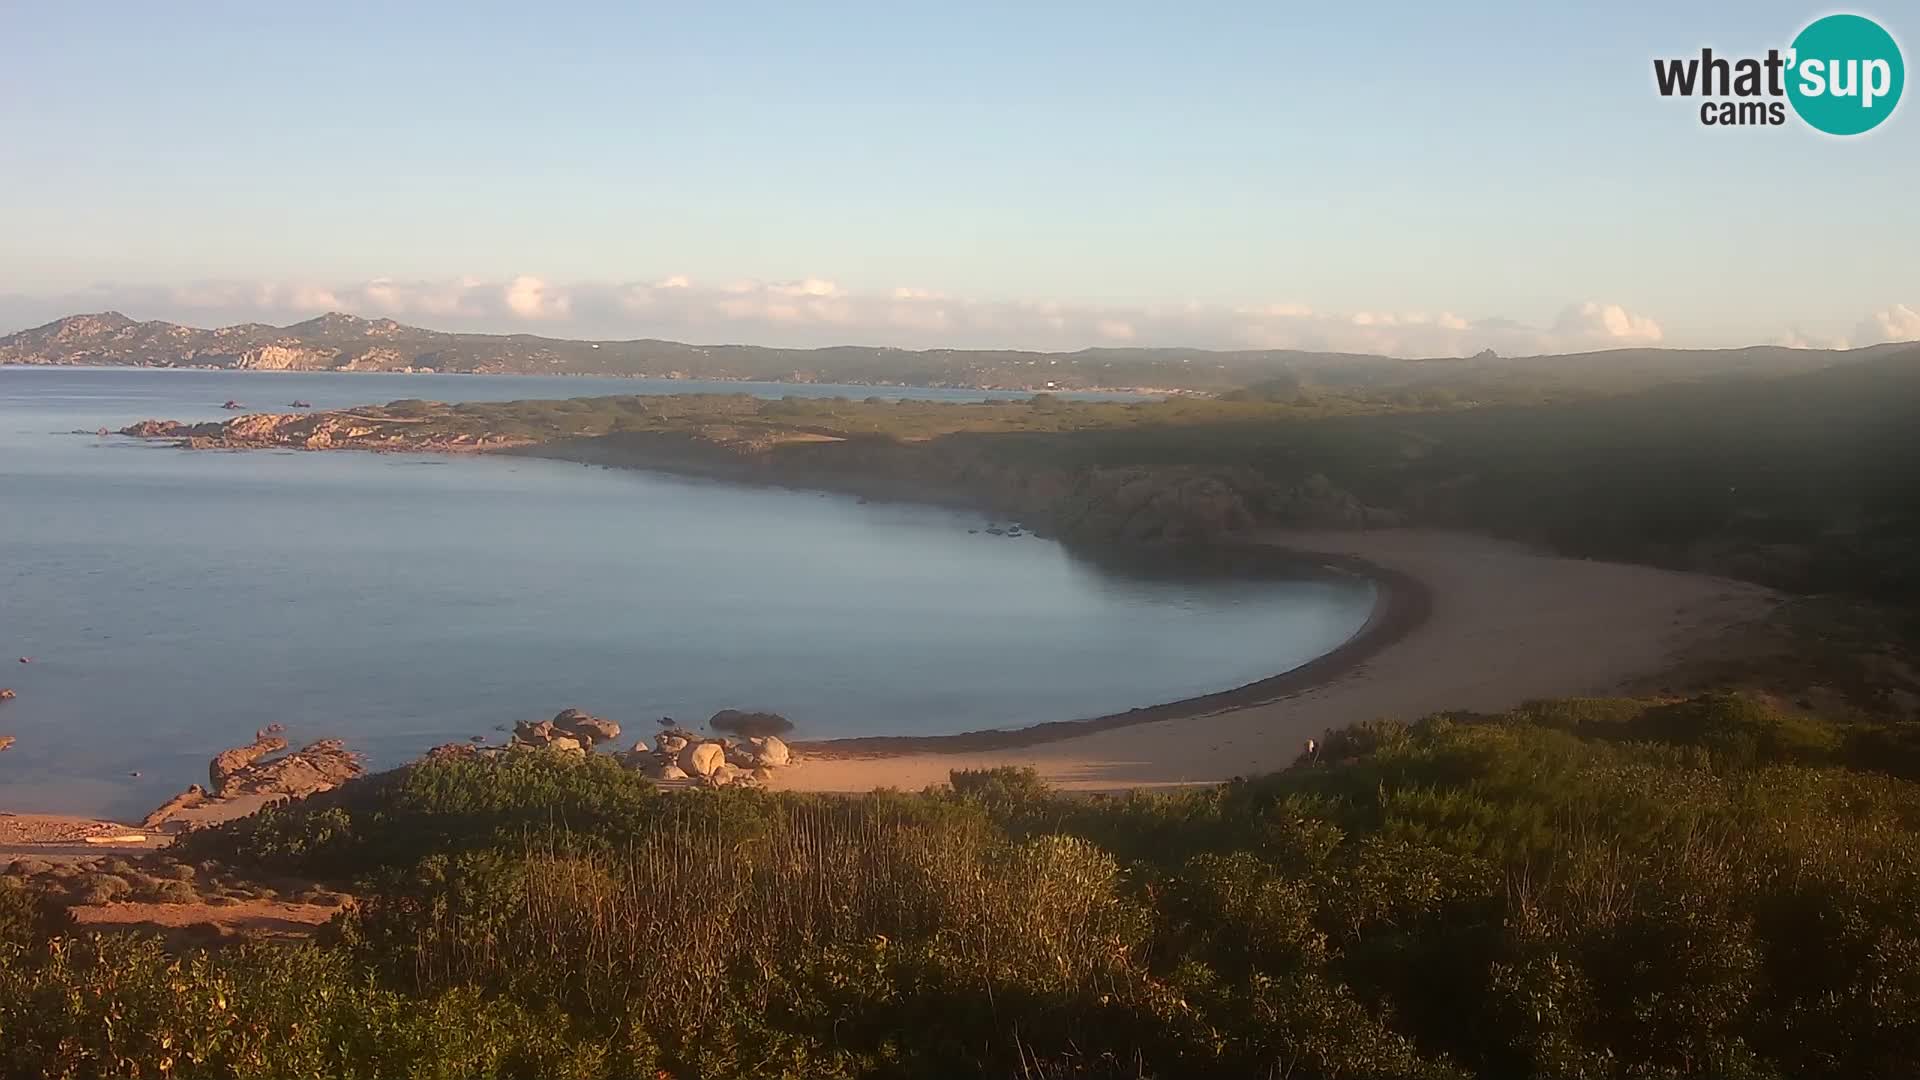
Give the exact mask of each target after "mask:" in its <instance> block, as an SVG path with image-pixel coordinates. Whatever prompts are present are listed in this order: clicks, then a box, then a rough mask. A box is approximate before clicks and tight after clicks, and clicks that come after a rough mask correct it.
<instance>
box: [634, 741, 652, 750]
mask: <svg viewBox="0 0 1920 1080" xmlns="http://www.w3.org/2000/svg"><path fill="white" fill-rule="evenodd" d="M649 749H650V748H649V747H648V746H647V740H645V739H635V740H633V752H634V753H636V754H644V753H647V752H648V750H649Z"/></svg>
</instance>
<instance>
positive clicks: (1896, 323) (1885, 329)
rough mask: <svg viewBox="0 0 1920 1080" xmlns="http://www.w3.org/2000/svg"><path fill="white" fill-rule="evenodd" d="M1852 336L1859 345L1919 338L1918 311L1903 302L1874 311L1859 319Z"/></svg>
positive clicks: (1919, 314) (1919, 320) (1919, 313)
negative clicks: (1856, 328) (1859, 321)
mask: <svg viewBox="0 0 1920 1080" xmlns="http://www.w3.org/2000/svg"><path fill="white" fill-rule="evenodd" d="M1853 336H1854V338H1855V340H1856V341H1858V342H1859V344H1861V345H1879V344H1881V343H1883V342H1888V341H1916V340H1920V311H1915V310H1914V309H1913V308H1910V307H1908V306H1907V305H1905V304H1895V305H1893V306H1892V307H1890V308H1887V309H1886V310H1884V311H1876V312H1874V313H1873V314H1871V315H1869V316H1867V317H1866V318H1865V319H1864V320H1862V321H1861V323H1860V329H1858V330H1856V331H1854V335H1853Z"/></svg>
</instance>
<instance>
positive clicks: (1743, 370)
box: [0, 311, 1888, 392]
mask: <svg viewBox="0 0 1920 1080" xmlns="http://www.w3.org/2000/svg"><path fill="white" fill-rule="evenodd" d="M1879 348H1880V349H1882V350H1883V349H1885V348H1888V347H1879ZM1876 351H1877V350H1855V351H1853V352H1850V353H1842V352H1831V351H1823V350H1812V349H1788V348H1779V347H1773V346H1758V347H1754V348H1748V349H1722V350H1678V349H1620V350H1611V351H1607V352H1598V353H1581V354H1571V355H1565V356H1534V357H1500V356H1494V355H1492V354H1491V353H1482V354H1480V355H1479V356H1475V357H1471V358H1461V359H1435V360H1402V359H1395V358H1392V357H1385V356H1363V355H1352V354H1342V353H1316V352H1300V351H1294V350H1254V351H1240V352H1209V351H1206V350H1201V349H1178V348H1170V349H1083V350H1081V351H1078V352H1069V353H1039V352H1022V351H1018V350H961V349H928V350H924V351H912V350H907V349H893V348H874V347H863V346H852V345H846V346H834V347H830V348H821V349H780V348H764V347H760V346H751V345H687V344H683V343H681V342H677V341H658V340H651V339H639V340H633V341H569V340H564V339H559V338H546V337H538V336H535V335H532V334H455V333H446V332H442V331H438V330H423V329H421V328H419V327H415V326H406V325H404V324H401V323H397V322H394V321H393V320H392V319H362V318H357V317H355V316H352V315H344V314H341V313H339V312H330V313H328V314H326V315H322V316H320V317H319V318H316V319H308V320H307V321H305V322H300V323H294V324H293V325H291V326H268V325H265V324H263V323H242V324H240V325H237V326H223V327H220V328H218V329H213V330H202V329H198V328H195V327H189V326H180V325H177V324H175V323H169V322H159V321H150V322H136V321H135V320H133V319H130V318H128V317H127V316H125V315H122V314H120V313H119V312H117V311H108V312H102V313H100V314H94V315H70V316H68V317H66V318H64V319H59V320H56V321H54V322H50V323H48V324H46V325H45V326H39V327H35V328H33V329H31V330H22V331H20V332H19V333H16V334H10V335H8V336H6V337H0V364H55V365H125V366H140V367H213V368H228V369H262V370H301V371H446V372H476V373H487V374H523V375H634V376H653V377H656V378H687V379H756V380H768V381H776V382H801V383H810V382H819V383H851V384H856V385H887V384H897V385H909V386H958V387H983V388H1011V389H1023V390H1048V389H1057V390H1081V389H1092V388H1126V387H1134V388H1152V389H1165V390H1191V391H1201V392H1218V391H1224V390H1231V389H1237V388H1244V387H1248V386H1253V385H1258V384H1264V383H1268V382H1270V381H1275V382H1276V385H1277V386H1278V387H1279V388H1280V389H1282V390H1286V391H1299V390H1302V389H1305V388H1311V387H1313V386H1324V387H1329V388H1344V387H1354V386H1369V387H1389V388H1392V387H1414V388H1417V387H1423V386H1440V385H1446V386H1449V387H1458V386H1461V385H1466V386H1469V387H1471V386H1476V385H1480V386H1498V387H1501V388H1509V387H1510V386H1511V385H1512V384H1513V383H1515V382H1516V381H1518V382H1523V383H1526V384H1529V385H1533V386H1537V387H1543V388H1546V389H1548V390H1554V389H1582V390H1599V391H1617V390H1623V389H1630V388H1633V387H1635V386H1643V385H1647V384H1649V383H1653V382H1663V381H1668V380H1673V379H1696V378H1706V377H1714V376H1723V375H1741V374H1750V375H1781V374H1790V373H1793V372H1801V371H1811V370H1817V369H1819V368H1823V367H1827V366H1830V365H1832V364H1834V363H1836V362H1839V361H1842V360H1846V359H1860V358H1864V357H1866V356H1869V355H1873V354H1874V353H1875V352H1876Z"/></svg>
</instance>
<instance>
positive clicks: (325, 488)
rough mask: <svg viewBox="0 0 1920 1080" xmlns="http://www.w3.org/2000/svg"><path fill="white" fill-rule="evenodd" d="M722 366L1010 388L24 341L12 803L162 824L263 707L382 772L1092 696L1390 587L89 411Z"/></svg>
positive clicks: (1361, 614) (896, 514)
mask: <svg viewBox="0 0 1920 1080" xmlns="http://www.w3.org/2000/svg"><path fill="white" fill-rule="evenodd" d="M699 390H716V391H723V392H741V391H745V392H748V393H754V394H759V395H763V396H768V397H779V396H782V395H785V394H809V395H812V394H819V395H833V394H847V395H850V396H854V397H866V396H869V395H871V394H876V393H877V394H881V395H883V396H913V397H928V398H939V399H952V400H968V399H978V398H980V397H983V396H986V395H982V394H979V393H974V392H960V391H926V390H919V391H912V390H904V389H893V390H887V389H879V390H876V389H872V388H867V387H828V386H787V385H767V384H742V383H726V384H701V383H692V382H654V381H640V380H623V379H588V378H519V377H505V376H427V375H411V376H409V375H337V374H306V373H230V372H202V371H146V370H85V369H48V368H0V686H11V687H13V688H14V689H16V690H17V691H18V692H19V697H18V699H17V700H15V701H11V702H5V703H0V734H11V735H14V736H16V737H17V739H18V742H17V743H16V745H15V746H14V748H13V749H12V750H10V751H7V752H6V753H4V754H0V809H6V810H13V811H45V812H64V813H102V814H119V815H128V814H135V815H137V814H138V813H141V812H143V811H145V810H146V809H149V808H150V807H151V806H152V805H153V804H155V803H157V802H159V801H160V800H161V799H162V798H164V797H165V796H167V795H169V794H171V793H173V792H174V791H177V790H179V789H180V788H181V787H183V786H185V785H186V784H188V783H190V782H194V781H202V782H204V779H205V767H206V760H207V758H208V757H209V756H211V755H212V754H213V753H215V752H216V751H218V750H219V749H221V748H222V747H225V746H227V745H231V744H232V743H234V742H237V741H244V740H245V739H247V738H248V737H249V736H251V735H252V733H253V731H254V729H256V728H259V727H262V726H264V725H266V724H269V723H281V724H284V725H286V727H287V728H288V729H289V735H290V738H293V739H295V740H302V739H310V738H318V737H323V736H339V737H342V738H344V739H346V740H347V741H348V743H349V744H350V745H352V746H353V747H355V748H357V749H360V750H362V751H364V752H365V753H367V754H368V756H369V757H370V759H371V760H372V761H373V762H374V763H375V764H376V765H385V764H393V763H397V762H399V761H402V760H404V759H406V758H408V757H410V756H412V755H414V754H417V753H419V752H420V751H422V750H424V749H426V748H427V747H430V746H432V745H435V744H437V743H441V742H446V741H449V740H456V739H465V738H466V737H468V736H470V735H485V736H491V737H497V732H498V729H499V728H500V727H501V726H503V725H509V724H511V723H512V722H513V721H515V720H520V719H528V718H538V717H542V716H547V715H551V714H552V713H553V712H555V711H557V710H558V709H560V708H562V707H565V706H579V707H581V708H585V709H588V710H591V711H593V712H596V713H599V714H601V715H604V716H608V717H611V718H613V719H616V720H618V721H620V722H621V723H623V724H625V725H626V726H627V728H628V730H629V733H630V734H638V735H649V734H650V733H651V732H652V731H653V730H655V724H654V720H655V719H656V718H658V717H660V716H673V717H676V718H678V719H680V720H683V721H687V722H697V721H700V720H703V719H705V718H706V717H707V716H709V715H711V714H712V713H713V712H714V711H715V710H717V709H722V708H765V709H772V710H775V711H778V712H781V713H784V714H786V715H787V716H788V717H790V718H791V719H793V720H794V722H795V723H796V724H798V725H799V731H798V734H799V735H800V736H802V737H809V738H813V737H830V736H845V735H866V734H915V733H945V732H956V731H965V730H973V729H979V728H992V727H1010V726H1020V725H1025V724H1031V723H1037V722H1041V721H1046V720H1060V719H1067V718H1073V717H1083V716H1093V715H1099V714H1102V713H1107V712H1114V711H1118V710H1122V709H1126V708H1130V707H1133V706H1140V705H1150V704H1155V703H1159V702H1163V701H1169V700H1173V699H1177V698H1182V697H1187V696H1191V695H1194V694H1198V693H1203V692H1206V691H1211V690H1219V689H1224V688H1227V687H1230V686H1236V685H1240V684H1242V683H1246V682H1249V681H1252V680H1254V679H1257V678H1261V677H1263V676H1267V675H1271V674H1274V673H1276V672H1279V671H1283V670H1286V669H1288V668H1291V667H1294V666H1296V665H1298V664H1301V663H1303V662H1305V661H1307V660H1309V659H1311V658H1313V657H1314V656H1317V655H1319V654H1321V653H1323V652H1325V651H1327V650H1329V649H1331V648H1332V647H1333V646H1335V645H1337V644H1339V643H1340V642H1341V641H1343V640H1345V639H1346V638H1347V637H1348V636H1350V635H1351V634H1352V633H1353V632H1354V631H1356V630H1357V629H1358V628H1359V627H1360V625H1361V624H1362V623H1363V622H1364V621H1365V619H1366V615H1367V611H1368V609H1369V607H1370V605H1371V601H1372V596H1371V591H1370V589H1368V588H1367V587H1366V586H1364V585H1349V584H1338V583H1330V582H1320V581H1314V582H1260V583H1242V582H1230V581H1225V580H1220V579H1217V578H1216V579H1196V580H1162V579H1155V580H1144V579H1137V578H1131V577H1127V576H1123V575H1117V574H1114V573H1111V572H1108V571H1105V570H1102V569H1100V568H1096V567H1094V566H1092V565H1089V564H1087V563H1085V562H1082V561H1080V560H1079V559H1076V558H1075V557H1073V556H1071V555H1069V554H1068V553H1067V552H1066V551H1065V550H1063V549H1062V548H1061V547H1060V546H1058V545H1057V544H1055V543H1053V542H1051V541H1047V540H1040V539H1035V538H1032V537H1022V538H1018V539H1012V538H1002V537H993V536H989V535H987V534H986V533H984V532H979V533H974V532H971V531H970V530H975V529H980V528H982V527H983V526H984V525H985V524H986V523H985V522H984V521H983V520H982V519H981V518H980V517H979V516H978V515H974V514H966V513H957V512H952V511H947V510H940V509H931V508H926V507H918V506H904V505H882V504H878V503H874V504H861V503H860V502H858V501H857V500H854V499H851V498H846V497H840V496H828V495H820V494H814V493H806V492H793V491H783V490H770V489H762V488H746V487H734V486H730V485H725V484H717V483H707V482H698V481H689V480H683V479H677V478H673V477H669V476H663V475H655V474H651V473H645V472H635V471H622V470H606V469H599V468H586V467H582V466H579V465H571V464H565V463H559V462H546V461H535V460H529V459H521V458H437V457H428V456H400V455H375V454H356V453H331V454H310V453H293V452H286V453H275V452H251V453H221V452H191V451H184V450H177V449H173V448H171V447H166V446H158V445H148V444H142V443H139V442H136V441H134V440H129V439H123V438H120V437H118V436H109V437H104V438H103V437H99V436H96V435H92V434H73V432H74V431H76V430H79V431H86V432H91V431H93V430H94V429H97V428H100V427H107V428H118V427H120V426H122V425H125V424H127V423H130V422H132V421H134V420H139V419H144V418H147V417H164V418H171V419H183V420H200V419H215V418H221V417H224V416H227V415H230V414H227V413H223V412H222V411H221V410H220V409H219V405H220V403H221V402H223V401H225V400H227V399H229V398H231V399H235V400H238V401H242V402H245V403H247V404H248V405H250V406H251V407H252V408H254V409H256V410H269V409H279V408H282V407H284V406H285V405H286V404H287V403H288V402H291V401H293V400H295V399H302V400H306V401H311V402H313V403H314V405H316V406H318V407H320V408H329V407H340V406H346V405H353V404H362V403H366V402H383V401H387V400H390V399H394V398H402V397H409V398H431V399H438V400H446V401H469V400H482V399H486V400H509V399H514V398H538V397H572V396H581V395H587V394H596V393H609V394H611V393H652V392H661V393H686V392H694V391H699ZM1009 396H1021V395H1009ZM18 656H27V657H31V658H32V661H33V662H32V663H31V664H25V665H22V664H19V663H17V662H16V661H15V658H16V657H18ZM133 772H138V773H139V774H140V775H139V777H137V778H136V777H134V776H131V775H129V774H130V773H133Z"/></svg>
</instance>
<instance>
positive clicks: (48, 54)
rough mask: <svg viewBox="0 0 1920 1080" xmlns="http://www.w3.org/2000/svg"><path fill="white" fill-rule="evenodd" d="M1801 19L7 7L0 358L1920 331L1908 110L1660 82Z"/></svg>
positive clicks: (1487, 10) (1911, 45)
mask: <svg viewBox="0 0 1920 1080" xmlns="http://www.w3.org/2000/svg"><path fill="white" fill-rule="evenodd" d="M1882 3H1883V7H1882V8H1879V9H1876V8H1848V9H1845V10H1850V11H1856V12H1858V13H1861V14H1865V15H1869V16H1871V17H1874V18H1876V19H1878V20H1879V21H1880V22H1881V24H1882V25H1883V26H1886V27H1887V28H1888V29H1889V30H1890V31H1891V32H1892V33H1893V34H1894V36H1895V37H1896V38H1897V39H1899V40H1900V41H1901V42H1902V44H1903V47H1904V48H1905V50H1906V53H1907V56H1908V59H1909V60H1911V59H1912V58H1913V56H1914V54H1915V50H1916V48H1917V47H1920V46H1916V45H1915V43H1920V8H1916V7H1914V6H1913V5H1912V4H1910V3H1898V4H1895V3H1889V2H1886V0H1882ZM1830 10H1833V9H1829V8H1822V7H1809V6H1807V5H1805V4H1796V3H1779V2H1775V0H1748V2H1741V3H1724V4H1689V3H1672V2H1667V3H1652V2H1639V0H1629V2H1616V3H1611V4H1606V5H1581V6H1578V7H1576V6H1572V5H1565V6H1561V5H1555V6H1552V7H1549V6H1547V5H1539V4H1533V3H1486V4H1448V5H1441V4H1433V3H1430V2H1428V0H1393V2H1388V3H1373V4H1368V3H1341V4H1325V5H1304V4H1294V3H1284V2H1277V0H1263V2H1249V3H1204V2H1199V3H1182V4H1167V3H1152V4H1134V3H1128V2H1124V0H1107V2H1104V3H1098V4H1079V3H1070V2H1067V0H1054V2H1049V3H1031V2H1029V3H1016V4H997V3H991V2H985V0H979V2H970V3H965V4H931V3H912V2H909V3H898V2H895V3H889V4H835V3H830V2H827V0H822V2H821V3H815V4H794V3H781V4H761V3H746V2H738V3H730V4H704V5H683V4H672V5H668V4H652V3H639V2H623V3H612V2H608V3H564V2H553V3H548V4H542V5H533V4H527V3H524V2H519V3H512V4H495V3H486V2H475V0H469V2H463V3H440V2H437V0H413V2H410V3H406V4H385V3H383V4H357V3H329V4H324V5H316V4H299V5H292V4H286V5H283V4H260V3H257V2H246V3H214V2H194V0H179V2H173V3H153V2H151V0H143V2H139V3H119V2H107V0H100V2H93V3H84V4H47V3H32V2H28V0H0V332H6V331H10V330H14V329H19V328H22V327H25V326H30V325H35V324H38V323H41V322H45V321H48V320H50V319H53V318H56V317H58V316H61V315H64V314H69V313H72V312H75V311H97V310H104V309H109V308H111V309H117V310H121V311H124V312H126V313H127V314H129V315H132V316H134V317H136V318H162V319H169V320H174V321H181V322H187V323H191V324H194V325H214V324H219V323H227V322H237V321H263V322H274V323H282V322H291V321H296V320H298V319H303V318H307V317H310V316H312V315H315V314H319V313H321V312H324V311H327V310H333V309H338V310H344V311H348V312H350V313H353V314H359V315H364V316H368V317H374V316H382V315H384V316H391V317H394V318H397V319H400V320H402V321H405V322H411V323H415V324H419V325H423V326H430V327H436V328H445V329H478V330H488V331H515V332H521V331H524V332H534V333H543V334H551V335H555V336H593V337H609V338H630V337H668V338H675V339H679V340H690V341H699V342H747V343H758V344H781V345H820V344H832V343H854V344H873V345H900V346H908V347H931V346H954V347H1020V348H1079V347H1086V346H1120V345H1141V346H1145V345H1189V346H1199V347H1205V348H1282V347H1294V348H1314V349H1335V350H1341V351H1355V352H1381V353H1390V354H1394V355H1414V356H1423V355H1455V354H1459V353H1464V352H1472V351H1477V350H1478V349H1480V348H1485V347H1493V348H1496V349H1498V350H1500V351H1502V352H1530V351H1572V350H1576V349H1588V348H1604V347H1610V346H1629V345H1647V344H1663V345H1671V346H1677V347H1720V346H1737V345H1748V344H1763V343H1788V344H1799V345H1809V346H1826V345H1837V344H1848V345H1865V344H1871V343H1875V342H1878V341H1885V340H1905V339H1908V338H1920V260H1917V259H1915V257H1914V252H1915V251H1916V250H1920V197H1916V195H1915V191H1916V190H1920V181H1917V178H1920V115H1917V114H1920V102H1905V103H1903V104H1902V105H1901V106H1900V107H1899V108H1898V109H1896V111H1895V113H1894V114H1893V116H1892V117H1891V118H1890V119H1889V120H1888V121H1887V122H1886V123H1885V124H1883V125H1881V127H1880V128H1878V129H1877V130H1875V131H1874V132H1872V133H1869V134H1867V135H1864V136H1859V137H1853V138H1844V139H1843V138H1834V137H1830V136H1824V135H1821V134H1819V133H1817V132H1814V131H1812V130H1810V129H1809V128H1807V127H1805V126H1803V125H1800V124H1798V123H1797V122H1792V121H1790V122H1789V124H1787V125H1786V126H1782V127H1746V128H1709V127H1703V126H1702V125H1701V123H1700V122H1699V118H1698V115H1697V113H1698V103H1697V102H1688V101H1683V100H1678V99H1662V98H1661V97H1660V96H1659V95H1658V93H1657V92H1656V91H1655V89H1654V84H1653V76H1652V60H1653V59H1654V58H1655V57H1683V56H1688V55H1698V52H1699V50H1700V48H1701V47H1702V46H1709V45H1710V46H1712V47H1713V48H1714V49H1715V51H1716V52H1717V53H1722V54H1731V55H1755V54H1764V52H1765V50H1766V49H1767V48H1769V47H1781V48H1784V47H1785V46H1786V45H1787V44H1788V43H1789V42H1790V41H1791V39H1792V37H1793V36H1794V34H1795V33H1796V32H1797V31H1798V30H1799V29H1800V28H1801V27H1802V26H1804V25H1805V24H1806V23H1808V22H1809V21H1811V20H1812V19H1814V18H1816V17H1818V16H1819V15H1822V14H1826V13H1827V12H1828V11H1830Z"/></svg>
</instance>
